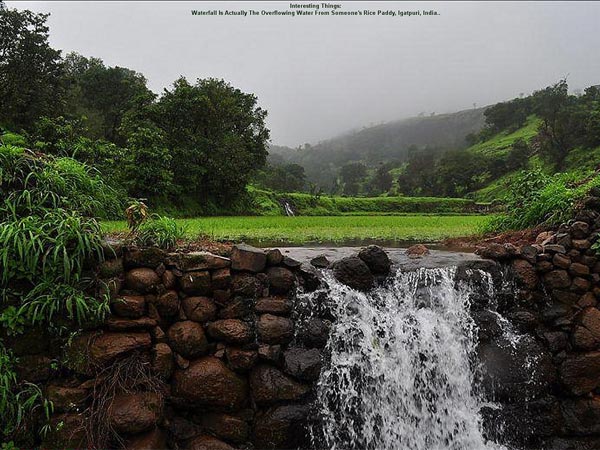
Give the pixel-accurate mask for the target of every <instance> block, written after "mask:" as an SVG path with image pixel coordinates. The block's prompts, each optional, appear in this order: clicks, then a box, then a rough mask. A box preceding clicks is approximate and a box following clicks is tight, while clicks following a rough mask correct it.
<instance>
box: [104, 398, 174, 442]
mask: <svg viewBox="0 0 600 450" xmlns="http://www.w3.org/2000/svg"><path fill="white" fill-rule="evenodd" d="M162 408H163V404H162V398H161V397H160V396H159V395H158V394H154V393H150V392H144V393H131V394H119V395H117V396H116V397H115V398H114V399H113V401H112V402H111V404H110V406H109V407H108V410H107V416H108V420H109V422H110V425H111V427H112V428H113V429H114V430H115V431H117V432H118V433H123V434H135V433H140V432H142V431H146V430H149V429H152V428H154V426H155V425H156V424H157V422H158V421H159V419H160V416H161V414H162Z"/></svg>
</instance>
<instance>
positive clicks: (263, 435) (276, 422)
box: [254, 405, 310, 449]
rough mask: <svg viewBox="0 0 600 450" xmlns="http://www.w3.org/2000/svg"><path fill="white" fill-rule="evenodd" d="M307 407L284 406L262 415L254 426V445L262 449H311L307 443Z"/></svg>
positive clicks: (308, 409) (271, 409)
mask: <svg viewBox="0 0 600 450" xmlns="http://www.w3.org/2000/svg"><path fill="white" fill-rule="evenodd" d="M309 412H310V408H309V407H308V406H307V405H284V406H276V407H273V408H270V409H268V410H267V411H265V412H264V413H262V414H260V415H259V416H258V417H257V418H256V421H255V425H254V445H255V447H256V448H260V449H283V448H310V445H308V444H309V443H308V442H305V440H306V436H307V432H306V428H305V427H306V422H307V418H308V415H309Z"/></svg>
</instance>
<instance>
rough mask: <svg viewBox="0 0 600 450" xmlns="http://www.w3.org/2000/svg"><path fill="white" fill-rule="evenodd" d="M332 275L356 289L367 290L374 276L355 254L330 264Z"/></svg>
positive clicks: (371, 285)
mask: <svg viewBox="0 0 600 450" xmlns="http://www.w3.org/2000/svg"><path fill="white" fill-rule="evenodd" d="M332 268H333V275H334V276H335V278H336V279H337V280H338V281H339V282H340V283H343V284H345V285H346V286H349V287H351V288H352V289H356V290H358V291H367V290H369V289H371V288H372V287H373V284H374V278H373V274H372V273H371V271H370V270H369V267H368V266H367V265H366V264H365V262H364V261H363V260H362V259H360V258H359V257H357V256H349V257H346V258H342V259H340V260H339V261H336V262H334V263H333V265H332Z"/></svg>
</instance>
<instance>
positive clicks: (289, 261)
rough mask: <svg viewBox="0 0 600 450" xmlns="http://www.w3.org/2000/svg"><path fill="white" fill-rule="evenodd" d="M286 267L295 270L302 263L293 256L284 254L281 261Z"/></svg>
mask: <svg viewBox="0 0 600 450" xmlns="http://www.w3.org/2000/svg"><path fill="white" fill-rule="evenodd" d="M281 263H282V264H283V265H284V266H285V267H287V268H288V269H292V270H295V269H297V268H298V267H300V265H301V264H302V263H301V262H300V261H297V260H295V259H294V258H290V257H289V256H284V257H283V261H282V262H281Z"/></svg>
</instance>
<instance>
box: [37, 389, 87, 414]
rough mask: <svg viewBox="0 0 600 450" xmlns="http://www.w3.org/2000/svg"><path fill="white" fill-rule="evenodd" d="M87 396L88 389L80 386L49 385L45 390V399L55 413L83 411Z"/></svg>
mask: <svg viewBox="0 0 600 450" xmlns="http://www.w3.org/2000/svg"><path fill="white" fill-rule="evenodd" d="M88 395H89V389H86V388H84V387H81V386H61V385H58V384H50V385H49V386H48V387H47V388H46V397H47V398H48V400H50V401H51V402H52V405H53V407H54V410H55V411H56V412H68V411H72V410H79V409H80V408H81V409H83V407H84V406H85V402H86V400H87V397H88Z"/></svg>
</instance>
